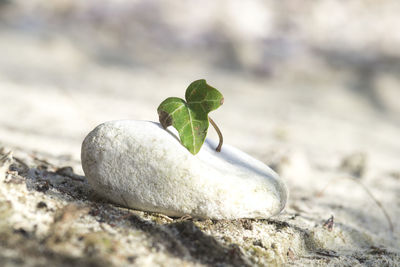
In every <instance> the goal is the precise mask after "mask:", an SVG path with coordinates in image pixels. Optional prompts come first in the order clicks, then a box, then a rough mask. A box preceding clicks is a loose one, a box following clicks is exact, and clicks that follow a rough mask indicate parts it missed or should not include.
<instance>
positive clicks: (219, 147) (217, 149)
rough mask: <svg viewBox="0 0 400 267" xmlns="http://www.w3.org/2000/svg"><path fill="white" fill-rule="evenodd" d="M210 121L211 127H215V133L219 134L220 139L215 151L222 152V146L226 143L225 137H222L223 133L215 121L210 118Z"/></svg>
mask: <svg viewBox="0 0 400 267" xmlns="http://www.w3.org/2000/svg"><path fill="white" fill-rule="evenodd" d="M208 119H209V120H210V122H211V125H212V126H213V127H214V129H215V131H216V132H217V134H218V137H219V144H218V146H217V148H216V149H215V150H216V151H217V152H221V148H222V144H223V143H224V137H223V136H222V133H221V131H220V130H219V128H218V126H217V124H215V122H214V121H213V119H211V118H210V117H208Z"/></svg>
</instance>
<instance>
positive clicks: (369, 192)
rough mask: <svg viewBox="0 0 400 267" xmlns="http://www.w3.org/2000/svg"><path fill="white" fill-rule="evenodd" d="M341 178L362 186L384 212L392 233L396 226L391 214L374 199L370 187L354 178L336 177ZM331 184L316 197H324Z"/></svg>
mask: <svg viewBox="0 0 400 267" xmlns="http://www.w3.org/2000/svg"><path fill="white" fill-rule="evenodd" d="M339 178H341V179H348V180H351V181H353V182H355V183H357V184H358V185H359V186H361V187H362V188H363V189H364V191H365V192H366V193H367V194H368V195H369V196H370V198H372V200H373V201H374V202H375V204H376V205H377V206H378V207H379V208H380V209H381V211H382V212H383V214H384V215H385V217H386V220H387V222H388V224H389V229H390V231H391V232H393V231H394V226H393V223H392V220H391V218H390V216H389V213H388V212H387V211H386V209H385V208H384V207H383V205H382V203H381V202H380V201H379V200H378V199H376V198H375V197H374V195H373V194H372V192H371V191H370V190H369V189H368V187H366V186H365V185H364V184H362V183H361V182H360V181H357V180H355V179H353V178H351V177H347V176H344V177H336V179H339ZM331 182H332V181H330V182H328V184H327V185H326V186H325V187H324V188H323V189H322V190H321V191H319V192H317V193H316V195H317V196H318V197H320V196H322V194H323V192H324V191H325V190H326V189H327V188H328V187H329V185H330V184H331Z"/></svg>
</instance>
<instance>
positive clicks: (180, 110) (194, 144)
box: [157, 80, 224, 155]
mask: <svg viewBox="0 0 400 267" xmlns="http://www.w3.org/2000/svg"><path fill="white" fill-rule="evenodd" d="M185 98H186V101H185V100H183V99H181V98H178V97H169V98H167V99H165V100H164V101H163V102H162V103H161V104H160V106H158V108H157V112H158V116H159V119H160V123H161V125H162V127H163V128H164V129H166V128H167V127H168V126H171V125H172V126H173V127H174V128H175V129H176V130H177V131H178V133H179V138H180V139H181V143H182V145H183V146H184V147H186V148H187V149H188V150H189V151H190V153H192V154H193V155H196V154H197V153H198V152H199V151H200V148H201V146H202V145H203V143H204V141H205V139H206V135H207V131H208V126H209V122H210V123H211V125H212V126H213V127H214V128H215V130H216V131H217V133H218V136H219V144H218V146H217V148H216V151H218V152H220V151H221V147H222V143H223V137H222V134H221V131H220V130H219V128H218V126H217V125H216V124H215V122H214V121H213V120H212V119H211V118H210V117H208V113H209V112H211V111H213V110H215V109H217V108H219V107H220V106H221V105H222V104H223V103H224V97H223V96H222V94H221V93H220V92H219V91H218V90H217V89H215V88H214V87H211V86H210V85H208V84H207V83H206V80H197V81H194V82H192V83H191V84H190V85H189V87H188V88H187V89H186V93H185Z"/></svg>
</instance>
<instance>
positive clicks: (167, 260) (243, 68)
mask: <svg viewBox="0 0 400 267" xmlns="http://www.w3.org/2000/svg"><path fill="white" fill-rule="evenodd" d="M55 2H56V3H58V4H54V5H50V6H47V7H44V6H41V5H40V3H41V1H32V3H36V4H37V3H39V4H38V6H39V7H38V6H36V5H35V4H27V3H26V2H25V3H24V2H23V1H22V2H19V1H16V2H14V3H13V4H1V5H2V7H1V8H2V9H0V14H1V17H0V18H1V25H0V51H2V54H3V55H2V59H1V60H0V101H1V103H0V142H1V143H0V145H1V147H2V150H1V153H0V157H2V159H1V162H0V178H1V181H0V183H1V186H0V219H1V221H0V246H1V250H0V263H1V265H3V266H22V265H27V266H34V265H35V266H37V265H40V266H42V265H53V266H54V265H60V266H71V265H77V264H79V265H80V266H102V265H107V266H109V264H114V265H129V264H132V265H136V266H154V265H160V266H176V265H183V266H185V265H186V266H195V265H196V266H197V265H213V266H215V265H221V266H223V265H234V266H244V265H261V266H262V265H268V264H270V265H278V266H279V265H294V266H305V265H314V266H326V265H331V266H337V265H342V266H350V265H351V266H399V265H400V263H399V262H400V224H399V223H398V218H400V197H399V196H400V167H399V166H400V142H399V138H398V136H400V121H399V119H398V118H399V114H400V108H399V105H398V104H397V102H398V99H400V90H399V86H400V80H399V79H398V77H400V76H399V74H400V60H399V58H400V55H398V53H399V52H398V51H397V50H396V49H397V48H396V47H398V45H399V43H400V37H399V36H397V35H396V31H395V30H393V34H392V35H391V36H390V38H389V37H387V36H386V35H385V38H383V36H382V35H381V34H382V33H381V28H382V29H385V31H389V32H390V29H392V28H393V25H394V24H396V23H397V22H398V18H397V17H398V16H397V15H396V14H398V13H396V10H398V9H396V8H398V5H397V4H396V3H395V2H394V1H384V4H382V5H380V6H379V7H375V6H369V7H368V9H366V8H367V7H364V6H363V5H362V3H361V2H358V1H352V2H351V3H348V5H347V6H346V8H347V9H345V10H347V13H346V12H345V13H343V10H344V9H341V7H340V6H338V5H336V4H334V2H333V1H326V2H325V4H319V5H316V4H315V5H311V4H308V5H304V6H302V7H301V8H302V9H304V11H310V12H311V11H312V12H311V14H312V16H311V15H310V16H309V17H306V18H305V17H303V16H301V15H300V14H299V15H297V16H295V17H293V18H292V21H289V22H290V23H292V24H290V25H292V26H293V25H294V26H296V27H294V30H293V29H291V30H290V29H289V30H287V32H284V33H285V34H282V33H281V32H280V31H284V30H283V29H286V28H285V27H283V26H282V25H281V24H283V25H286V24H285V23H289V22H288V21H281V20H280V19H282V17H279V15H280V14H284V13H285V12H284V11H288V10H291V8H292V9H293V8H295V9H296V8H298V7H292V6H290V5H289V4H285V5H283V4H282V6H279V8H278V7H276V6H273V4H271V3H269V4H268V5H267V7H268V8H267V9H266V10H268V12H269V13H268V14H270V15H271V16H270V17H268V16H267V18H269V20H270V21H273V22H275V23H274V24H272V25H274V27H275V28H274V27H273V26H271V27H270V28H268V29H269V31H267V35H266V36H261V37H262V38H261V37H260V34H261V33H259V32H258V31H256V30H254V31H249V29H255V28H254V27H252V25H250V26H246V24H243V23H242V21H240V20H239V21H237V20H235V19H236V18H237V16H236V15H235V14H236V13H234V11H235V10H236V9H237V8H244V9H243V10H244V11H243V12H245V13H246V12H247V11H248V12H249V13H251V14H253V12H256V10H258V9H257V5H259V4H260V2H258V1H254V2H252V3H253V4H249V6H243V7H235V6H234V5H233V6H234V7H232V6H230V5H228V6H229V7H230V9H229V8H228V9H226V10H225V9H224V10H225V11H224V12H226V13H224V17H225V18H227V19H228V21H229V22H230V23H231V24H229V25H231V26H232V25H236V26H232V29H231V31H228V30H227V27H226V26H224V25H223V24H218V23H217V22H218V20H216V21H217V22H215V25H217V26H218V25H219V26H218V27H217V26H215V25H214V26H213V27H214V28H213V27H211V26H210V25H208V24H207V25H205V23H206V21H208V20H206V19H205V18H203V17H202V16H201V14H197V13H196V12H194V11H192V12H191V13H190V14H189V15H190V16H193V18H195V19H194V20H193V21H192V24H187V25H186V24H184V25H185V27H183V26H182V25H183V24H182V21H183V22H185V21H189V20H188V18H187V17H185V16H182V17H179V19H178V18H176V17H174V16H173V15H174V14H175V13H176V12H178V13H179V12H180V11H179V10H180V8H181V9H184V6H183V7H182V6H181V7H177V6H173V7H166V6H164V5H163V4H162V2H158V1H153V2H152V4H150V5H149V6H147V5H146V4H143V3H142V2H141V1H138V2H137V3H136V4H137V5H138V6H135V5H134V4H131V5H128V4H126V5H125V6H124V4H123V3H124V1H121V2H119V3H118V4H112V3H108V4H107V9H105V10H106V11H105V10H102V9H101V8H94V7H93V6H96V5H95V1H88V3H89V4H87V5H84V6H80V5H78V4H77V3H75V6H74V5H71V4H68V3H66V2H64V1H55ZM1 3H2V2H1ZM3 5H5V7H3ZM91 5H92V6H91ZM252 5H255V6H252ZM324 5H325V6H324ZM124 7H125V8H124ZM155 7H158V8H159V9H157V8H155ZM271 7H274V9H272V8H271ZM137 9H138V10H143V13H146V12H150V13H151V12H155V11H157V12H159V13H157V14H159V15H163V18H164V21H163V22H164V24H163V23H160V21H158V20H157V19H154V20H151V21H148V20H146V16H144V15H143V16H140V14H141V12H140V11H135V10H137ZM209 9H210V14H214V15H215V14H216V12H217V11H218V10H219V11H218V12H222V11H221V10H220V9H218V7H215V6H214V5H213V4H211V3H209ZM32 10H33V11H35V12H36V13H35V14H36V16H33V15H32V13H31V11H32ZM124 10H125V13H124V12H123V11H124ZM216 10H217V11H216ZM246 10H247V11H246ZM327 10H330V12H332V13H334V12H336V13H338V14H341V15H342V19H343V20H344V21H346V20H345V18H347V19H349V18H350V17H351V16H354V15H357V16H360V18H362V19H364V21H365V22H366V23H371V25H374V27H372V26H371V25H370V30H369V32H368V34H365V35H362V34H361V33H360V32H362V31H361V30H360V26H359V25H357V23H356V22H354V21H351V20H350V21H347V22H348V27H347V28H346V30H344V31H339V30H338V29H342V28H341V24H340V23H339V22H340V20H339V19H337V20H332V21H326V20H324V18H323V17H321V16H318V14H319V13H323V12H326V11H327ZM363 10H364V11H365V10H368V11H369V12H364V13H363V12H362V11H363ZM211 11H212V12H211ZM129 12H136V13H134V14H135V15H137V17H135V18H134V19H132V20H133V21H129V20H128V19H127V18H129V14H131V13H129ZM174 12H175V13H174ZM232 12H233V13H232ZM85 14H90V16H89V17H90V20H89V19H88V18H87V17H86V15H85ZM115 14H119V15H120V16H119V17H118V18H120V20H122V21H124V22H125V23H126V24H127V25H130V26H131V27H129V29H130V30H129V31H127V30H126V31H124V30H121V29H123V27H122V26H121V25H120V24H121V21H119V20H117V22H118V23H119V24H118V23H117V22H115V21H114V20H112V19H110V18H113V15H115ZM218 14H219V13H218ZM254 14H258V13H257V12H256V13H254ZM334 14H335V13H334ZM377 14H380V16H382V14H383V17H384V18H385V19H383V20H380V18H381V17H380V16H378V15H377ZM189 15H186V16H189ZM190 16H189V17H190ZM210 16H212V15H210ZM173 18H176V19H173ZM256 18H258V19H259V21H258V22H262V21H264V20H266V18H264V17H262V16H261V17H257V16H255V18H254V19H256ZM339 18H340V16H339ZM378 18H379V23H377V24H374V23H372V22H374V21H375V22H376V21H378ZM96 19H97V20H98V21H96ZM74 20H77V22H76V24H74ZM91 20H95V22H94V23H92V22H91ZM104 21H105V22H104ZM165 21H167V22H169V24H168V23H167V24H165ZM277 21H278V22H280V23H281V24H280V23H278V22H277ZM338 21H339V22H338ZM368 21H372V22H368ZM267 22H268V20H267ZM267 22H265V23H267ZM235 23H236V24H235ZM267 24H268V23H267ZM310 24H311V25H313V27H312V28H307V27H310V26H307V25H310ZM98 25H100V26H101V27H100V26H98ZM137 25H139V26H137ZM143 25H144V26H146V27H147V26H148V27H150V29H153V31H150V32H151V34H150V35H149V33H148V32H145V33H143V32H142V31H141V27H144V26H143ZM166 25H167V26H168V27H167V26H166ZM171 25H173V26H174V25H175V26H176V25H180V26H181V27H180V28H179V31H178V32H177V33H174V32H173V33H171V32H170V30H171V28H172V29H174V30H176V29H175V28H173V27H172V26H171ZM221 25H222V26H221ZM238 25H239V26H238ZM268 25H269V24H268ZM276 25H278V26H279V25H281V26H279V27H278V26H276ZM95 26H96V27H95ZM202 27H203V28H202ZM241 27H242V28H241ZM243 27H244V28H243ZM246 27H248V28H246ZM280 27H283V28H280ZM287 27H289V26H287ZM357 27H358V28H357ZM204 28H205V30H204ZM289 28H290V27H289ZM292 28H293V27H292ZM361 28H362V27H361ZM194 29H196V31H195V30H194ZM199 29H203V30H199ZM221 29H222V30H221ZM328 29H329V32H330V34H326V35H327V36H325V35H323V34H322V33H325V32H326V30H328ZM118 30H120V32H119V31H118ZM156 30H159V31H156ZM164 32H167V33H168V38H167V40H166V41H165V42H163V43H162V45H160V44H158V45H155V44H154V43H157V42H159V41H160V40H162V41H164V39H162V38H166V37H165V36H164V35H163V34H164ZM178 33H179V34H178ZM189 33H191V34H192V35H188V34H189ZM205 33H207V34H208V35H207V34H205ZM243 33H246V34H248V35H246V38H247V39H246V38H244V37H243V36H242V35H243ZM136 35H138V36H139V37H137V36H136ZM132 36H133V37H132ZM135 36H136V37H135ZM199 36H200V37H201V38H200V37H199ZM216 36H217V37H218V38H222V39H221V40H220V41H218V42H216V43H213V41H209V42H211V43H206V44H203V43H201V41H202V40H203V39H204V38H206V37H207V38H211V40H214V39H215V38H217V37H216ZM238 36H239V37H241V38H239V37H238ZM322 36H324V38H322ZM117 37H118V38H119V39H118V40H119V41H118V42H116V41H115V38H117ZM242 37H243V38H242ZM124 38H126V39H127V40H128V41H129V40H133V42H132V43H130V42H128V41H127V40H125V39H124ZM157 38H161V39H160V40H159V39H157ZM169 38H170V39H172V40H170V39H169ZM174 38H175V39H174ZM224 38H225V39H224ZM263 38H264V39H263ZM265 38H266V40H267V41H265ZM329 38H336V39H335V40H336V42H337V43H339V44H340V45H338V46H337V47H335V46H333V45H332V44H331V40H330V39H329ZM242 39H243V40H247V41H243V40H242ZM110 40H114V42H115V43H114V42H111V41H110ZM227 40H231V43H229V42H227ZM259 40H263V41H259ZM176 46H178V47H180V50H179V51H176V49H175V48H174V47H176ZM231 46H233V48H232V47H231ZM259 46H261V48H260V47H259ZM265 46H266V47H265ZM338 47H340V49H339V48H338ZM343 47H345V48H346V49H343ZM263 49H264V50H263ZM260 50H262V51H264V52H263V53H261V52H260ZM229 51H230V52H229ZM249 51H250V52H249ZM252 51H258V52H257V53H256V55H253V53H254V52H252ZM265 51H267V52H265ZM265 53H266V59H267V60H259V56H260V55H261V54H262V55H264V56H265ZM265 61H267V62H268V64H267V63H265ZM198 78H206V79H207V81H208V82H209V83H210V84H211V85H213V86H215V87H216V88H218V89H219V90H220V91H221V92H222V93H223V94H224V96H225V103H224V106H223V107H222V108H220V109H219V110H217V111H215V112H214V113H212V117H213V119H214V120H215V121H216V122H217V123H218V125H219V126H220V128H221V130H222V131H223V134H224V138H225V142H226V143H229V144H231V145H234V146H236V147H239V148H240V149H242V150H244V151H246V152H248V153H249V154H251V155H253V156H254V157H256V158H258V159H260V160H262V161H263V162H265V163H266V164H268V165H270V166H272V167H273V168H274V169H275V170H276V171H277V172H278V173H279V174H280V175H281V177H282V179H284V180H285V181H286V183H287V185H288V187H289V190H290V201H289V203H288V206H287V208H286V210H285V211H284V212H283V213H282V214H281V215H279V216H276V217H274V218H271V219H268V220H247V219H244V220H237V221H210V220H206V221H199V220H195V219H188V220H184V219H177V218H172V219H171V218H168V217H165V216H163V215H159V214H151V213H146V212H141V211H134V210H127V209H124V208H121V207H117V206H114V205H111V204H108V203H106V202H104V201H103V200H101V199H99V198H97V197H96V195H95V194H94V193H93V192H92V190H91V189H90V187H89V186H88V184H87V182H86V180H85V177H84V176H83V173H82V170H81V166H80V145H81V142H82V140H83V138H84V137H85V135H86V134H87V133H88V132H89V131H90V130H91V129H93V128H94V127H95V126H96V125H97V124H99V123H101V122H104V121H107V120H114V119H141V120H153V121H155V120H157V113H156V108H157V106H158V104H159V103H160V102H161V101H162V100H164V99H165V98H166V97H169V96H181V97H182V96H183V94H184V90H185V89H186V87H187V85H188V84H189V83H190V82H191V81H193V80H195V79H198ZM210 135H211V136H212V137H214V138H216V134H215V133H213V132H212V131H211V132H210ZM67 166H70V167H72V170H71V169H69V168H63V167H67ZM227 186H228V185H227ZM365 188H367V190H365ZM370 193H371V194H372V195H373V196H374V198H376V199H377V200H378V201H379V203H380V205H382V206H383V207H384V209H385V210H386V212H387V214H388V216H389V218H390V220H391V222H389V220H388V219H387V217H386V216H385V214H384V212H383V210H382V209H381V208H380V207H379V206H378V205H377V204H376V202H374V200H373V198H372V197H371V196H370ZM331 216H333V221H329V218H331Z"/></svg>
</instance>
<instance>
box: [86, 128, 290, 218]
mask: <svg viewBox="0 0 400 267" xmlns="http://www.w3.org/2000/svg"><path fill="white" fill-rule="evenodd" d="M170 128H171V127H170ZM216 145H217V144H216V143H215V142H213V141H211V140H209V139H207V140H206V142H205V144H204V145H203V147H202V149H201V151H200V152H199V153H198V154H197V155H192V154H191V153H190V152H189V151H188V150H187V149H186V148H185V147H183V146H182V145H181V144H180V142H179V140H178V139H177V137H176V136H175V134H174V133H172V132H171V131H166V130H164V129H163V128H162V127H161V125H160V124H159V123H155V122H149V121H131V120H124V121H111V122H106V123H103V124H101V125H99V126H97V127H96V128H95V129H94V130H93V131H92V132H90V133H89V135H88V136H87V137H86V138H85V140H84V141H83V144H82V167H83V170H84V172H85V175H86V177H87V179H88V181H89V183H90V185H91V186H92V187H93V189H94V190H95V191H96V192H97V193H98V194H100V195H101V196H103V197H105V198H107V199H109V200H111V201H112V202H114V203H117V204H120V205H122V206H126V207H129V208H133V209H139V210H145V211H154V212H160V213H163V214H166V215H168V216H174V217H179V216H183V215H190V216H192V217H197V218H211V219H236V218H268V217H270V216H272V215H276V214H278V213H279V212H281V211H282V209H283V208H284V206H285V204H286V200H287V195H288V194H287V189H286V186H285V185H284V183H283V182H282V181H281V180H280V178H279V177H278V175H277V174H276V173H275V172H273V171H272V170H271V169H270V168H269V167H268V166H266V165H265V164H263V163H262V162H260V161H258V160H256V159H254V158H252V157H250V156H249V155H247V154H245V153H244V152H242V151H240V150H238V149H236V148H234V147H232V146H229V145H226V144H224V145H223V146H222V151H221V152H216V151H215V147H216Z"/></svg>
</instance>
